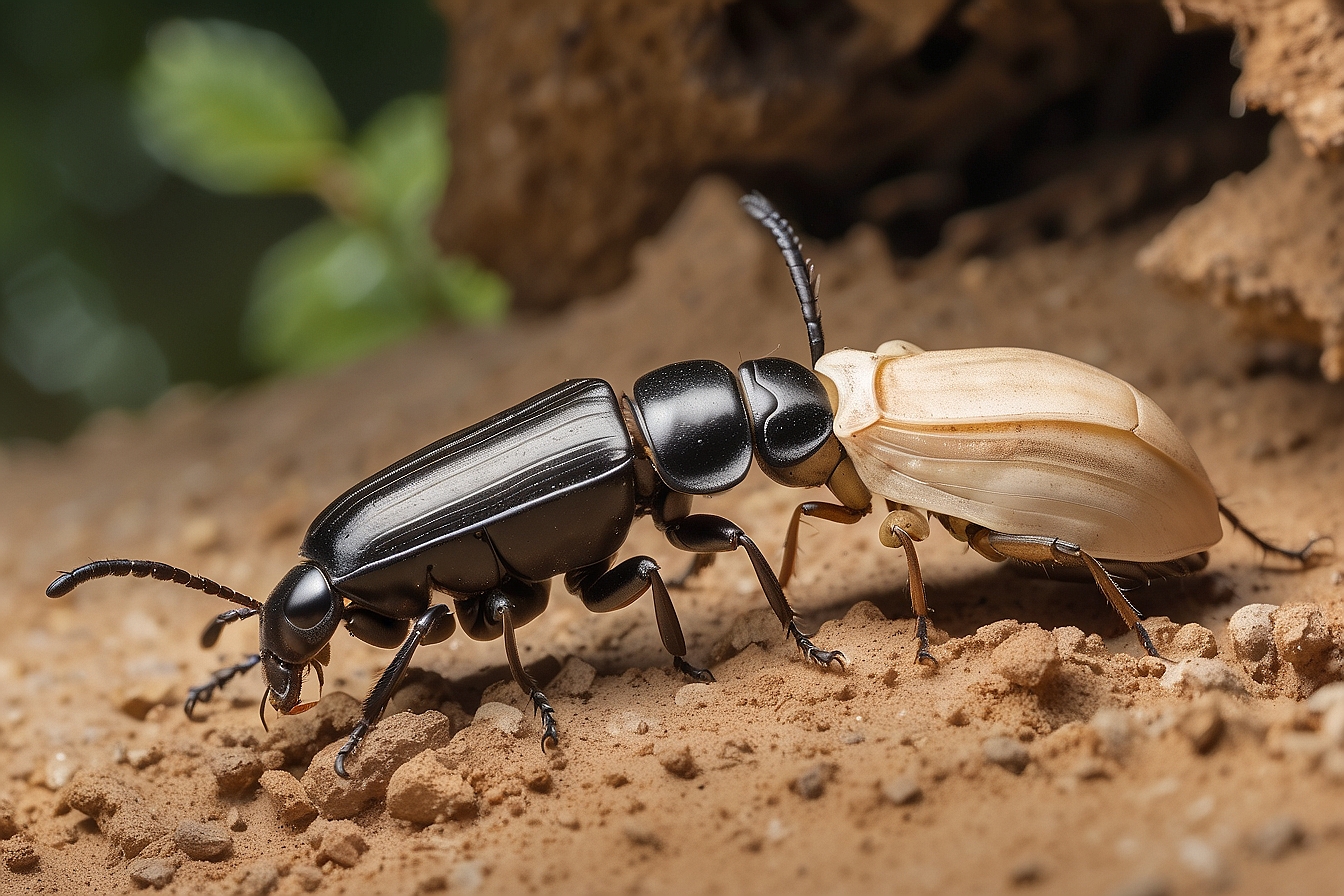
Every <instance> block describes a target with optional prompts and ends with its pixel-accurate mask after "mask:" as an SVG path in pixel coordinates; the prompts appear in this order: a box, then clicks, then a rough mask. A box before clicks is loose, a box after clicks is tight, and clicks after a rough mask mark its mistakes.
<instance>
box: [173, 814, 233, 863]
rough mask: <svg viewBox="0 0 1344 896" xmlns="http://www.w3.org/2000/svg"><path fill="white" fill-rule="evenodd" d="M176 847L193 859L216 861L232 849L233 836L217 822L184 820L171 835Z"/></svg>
mask: <svg viewBox="0 0 1344 896" xmlns="http://www.w3.org/2000/svg"><path fill="white" fill-rule="evenodd" d="M173 842H175V843H176V844H177V848H178V849H180V850H182V852H184V853H186V854H187V856H189V857H190V858H193V859H205V860H209V861H216V860H218V859H222V858H225V857H226V856H228V854H229V853H231V852H232V851H233V837H232V835H230V834H229V832H228V831H227V830H226V829H225V828H223V827H221V826H220V825H217V824H210V823H209V822H200V821H184V822H182V823H181V824H179V825H178V826H177V833H176V834H174V835H173Z"/></svg>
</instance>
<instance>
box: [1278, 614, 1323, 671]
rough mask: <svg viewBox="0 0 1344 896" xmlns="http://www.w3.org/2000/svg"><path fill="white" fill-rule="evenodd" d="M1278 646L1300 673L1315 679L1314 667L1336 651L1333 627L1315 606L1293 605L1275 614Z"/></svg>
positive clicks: (1280, 652)
mask: <svg viewBox="0 0 1344 896" xmlns="http://www.w3.org/2000/svg"><path fill="white" fill-rule="evenodd" d="M1274 646H1275V647H1277V648H1278V651H1279V656H1280V657H1282V658H1283V659H1284V660H1285V661H1287V662H1288V663H1290V664H1292V666H1293V668H1295V669H1296V670H1297V671H1298V673H1299V674H1301V675H1304V676H1306V677H1311V673H1312V672H1313V671H1314V667H1316V666H1318V665H1320V664H1321V662H1322V661H1323V660H1324V659H1325V658H1326V657H1328V656H1329V654H1330V651H1331V650H1332V649H1333V648H1334V646H1335V642H1334V639H1332V638H1331V637H1330V624H1329V623H1327V622H1326V621H1325V615H1324V614H1323V613H1321V608H1320V607H1318V606H1316V605H1315V604H1290V605H1287V606H1282V607H1279V608H1278V609H1277V610H1275V611H1274Z"/></svg>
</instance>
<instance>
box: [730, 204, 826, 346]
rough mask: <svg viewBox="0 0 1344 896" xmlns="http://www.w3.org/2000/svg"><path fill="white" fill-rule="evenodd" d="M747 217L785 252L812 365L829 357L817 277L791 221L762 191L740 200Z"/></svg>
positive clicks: (785, 260)
mask: <svg viewBox="0 0 1344 896" xmlns="http://www.w3.org/2000/svg"><path fill="white" fill-rule="evenodd" d="M737 203H738V205H740V206H742V208H743V210H745V211H746V213H747V214H749V215H751V216H752V217H753V218H755V219H756V220H757V221H760V222H761V224H762V225H764V226H765V228H766V229H767V230H769V231H770V232H771V233H772V234H774V237H775V245H777V246H779V251H781V252H783V253H784V262H785V264H787V265H788V266H789V276H790V277H792V278H793V288H794V289H795V290H796V291H797V292H798V303H799V304H800V305H802V308H803V322H804V323H805V324H807V344H808V346H809V347H810V348H811V349H812V366H813V367H816V366H817V359H819V358H820V357H821V356H822V355H824V354H826V340H825V337H824V336H823V335H822V333H821V309H820V308H818V307H817V277H816V272H815V271H814V270H813V269H812V262H811V261H809V260H808V259H806V258H804V257H803V247H802V246H801V245H799V243H798V236H797V234H795V233H794V232H793V228H792V227H790V226H789V222H788V221H786V220H784V217H783V216H782V215H780V213H779V212H777V211H775V207H774V206H773V205H771V204H770V200H768V199H766V198H765V197H764V196H762V195H761V194H760V193H759V192H757V191H753V192H752V193H751V194H750V195H747V196H743V197H742V198H741V199H739V200H738V201H737Z"/></svg>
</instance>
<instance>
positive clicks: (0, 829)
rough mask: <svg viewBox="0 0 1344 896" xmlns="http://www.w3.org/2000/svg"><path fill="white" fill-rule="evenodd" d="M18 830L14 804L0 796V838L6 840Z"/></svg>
mask: <svg viewBox="0 0 1344 896" xmlns="http://www.w3.org/2000/svg"><path fill="white" fill-rule="evenodd" d="M18 832H19V822H18V820H17V818H16V817H15V812H14V804H13V803H12V802H10V801H9V800H7V799H5V798H4V797H0V840H8V839H9V838H10V837H13V836H14V835H15V834H17V833H18Z"/></svg>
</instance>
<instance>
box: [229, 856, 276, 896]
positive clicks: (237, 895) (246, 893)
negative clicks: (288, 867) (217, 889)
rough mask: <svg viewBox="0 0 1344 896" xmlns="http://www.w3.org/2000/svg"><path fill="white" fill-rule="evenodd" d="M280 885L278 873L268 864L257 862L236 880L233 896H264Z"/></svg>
mask: <svg viewBox="0 0 1344 896" xmlns="http://www.w3.org/2000/svg"><path fill="white" fill-rule="evenodd" d="M278 883H280V871H279V869H277V868H276V867H275V866H274V865H272V864H270V863H269V862H258V863H257V864H255V865H252V866H250V867H249V868H248V869H247V870H246V871H244V872H243V873H242V875H241V876H240V877H239V878H238V886H237V887H235V888H234V891H233V892H234V896H266V894H267V893H269V892H271V890H274V889H275V885H276V884H278Z"/></svg>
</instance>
